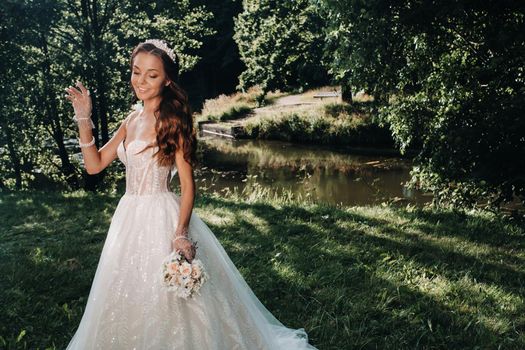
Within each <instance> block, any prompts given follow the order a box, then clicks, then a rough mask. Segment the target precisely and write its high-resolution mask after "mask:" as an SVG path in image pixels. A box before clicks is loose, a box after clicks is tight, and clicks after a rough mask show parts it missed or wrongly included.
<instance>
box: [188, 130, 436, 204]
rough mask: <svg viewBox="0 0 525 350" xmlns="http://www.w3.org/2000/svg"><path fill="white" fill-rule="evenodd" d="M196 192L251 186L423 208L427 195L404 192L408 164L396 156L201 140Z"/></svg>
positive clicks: (282, 144)
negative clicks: (387, 201) (404, 203)
mask: <svg viewBox="0 0 525 350" xmlns="http://www.w3.org/2000/svg"><path fill="white" fill-rule="evenodd" d="M200 141H201V143H202V146H203V147H202V150H203V154H202V158H201V160H202V167H201V168H200V169H199V170H198V171H196V180H197V184H198V186H199V189H200V190H201V191H210V192H213V191H221V190H223V189H226V188H230V189H231V188H233V187H235V186H237V187H238V188H239V189H240V190H242V189H243V188H244V187H246V186H252V185H253V184H254V183H257V184H260V185H262V186H263V187H265V188H271V189H272V190H273V191H275V192H277V193H281V192H282V191H283V190H288V191H292V192H293V193H294V194H295V195H301V196H302V197H303V198H305V197H311V198H312V199H313V200H314V201H317V202H326V203H331V204H339V203H342V204H344V205H366V204H378V203H381V202H383V201H385V200H394V201H401V202H411V203H415V204H422V203H425V202H428V201H429V200H430V196H427V195H424V194H422V193H420V192H419V191H416V190H413V189H408V188H406V187H405V186H404V183H405V182H406V181H408V179H409V177H410V176H409V170H410V166H411V163H410V161H409V160H406V159H402V158H399V157H386V156H374V155H359V154H349V153H348V152H345V151H343V150H341V149H337V148H333V147H332V148H328V147H321V146H318V145H307V144H303V145H300V144H299V145H298V144H292V143H287V142H281V141H264V140H231V139H221V138H204V137H203V138H200Z"/></svg>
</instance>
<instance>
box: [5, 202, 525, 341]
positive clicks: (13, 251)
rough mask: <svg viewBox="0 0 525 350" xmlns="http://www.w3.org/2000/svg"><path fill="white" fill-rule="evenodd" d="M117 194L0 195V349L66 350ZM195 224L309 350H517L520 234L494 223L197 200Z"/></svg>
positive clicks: (484, 217) (426, 214) (522, 316)
mask: <svg viewBox="0 0 525 350" xmlns="http://www.w3.org/2000/svg"><path fill="white" fill-rule="evenodd" d="M120 196H121V194H87V193H84V192H74V193H54V192H51V193H46V192H22V193H1V194H0V220H1V222H2V226H1V228H0V237H1V240H0V273H1V277H0V286H1V288H0V298H1V300H2V303H1V306H0V348H6V349H64V348H65V347H66V345H67V343H68V342H69V340H70V338H71V337H72V335H73V333H74V331H75V329H76V327H77V326H78V324H79V322H80V318H81V316H82V312H83V308H84V306H85V303H86V301H87V296H88V293H89V290H90V286H91V282H92V279H93V276H94V273H95V269H96V266H97V263H98V258H99V254H100V252H101V249H102V245H103V243H104V239H105V235H106V231H107V229H108V227H109V222H110V220H111V216H112V214H113V211H114V209H115V207H116V204H117V202H118V200H119V198H120ZM195 211H196V213H197V214H198V215H199V216H200V217H201V218H202V219H203V220H204V221H205V222H206V223H207V224H208V225H209V226H210V228H211V229H212V231H213V232H214V233H215V235H216V236H217V238H218V239H219V240H220V241H221V243H222V244H223V245H224V247H225V249H226V251H227V252H228V253H229V255H230V257H231V258H232V260H233V261H234V263H235V264H236V266H237V267H238V268H239V270H240V271H241V273H242V274H243V276H244V277H245V278H246V281H247V282H248V283H249V285H250V286H251V287H252V288H253V290H254V292H255V293H256V295H257V296H258V297H259V298H260V299H261V301H262V302H263V303H264V304H265V305H266V306H267V307H268V309H269V310H270V311H271V312H272V313H273V314H274V315H275V316H276V317H277V318H278V319H280V320H281V321H282V322H283V323H284V324H285V325H287V326H289V327H293V328H300V327H304V328H305V330H306V331H307V333H308V334H309V337H310V342H311V343H312V344H313V345H315V346H316V347H318V348H319V349H323V350H324V349H334V350H335V349H498V348H501V349H523V348H525V336H524V334H523V332H524V328H525V306H524V295H525V285H524V283H525V244H524V236H525V225H524V224H518V223H514V222H513V221H510V219H505V218H501V217H498V216H496V215H493V214H487V213H480V212H470V213H454V212H448V211H432V210H429V209H417V208H414V207H403V208H397V207H392V206H366V207H334V206H327V205H320V204H312V203H305V202H301V201H297V200H295V201H294V200H286V201H285V200H279V199H275V198H272V199H269V198H262V197H261V198H255V199H253V198H251V199H249V200H248V199H242V196H241V197H240V196H238V195H223V196H221V195H218V194H199V195H198V197H197V199H196V202H195Z"/></svg>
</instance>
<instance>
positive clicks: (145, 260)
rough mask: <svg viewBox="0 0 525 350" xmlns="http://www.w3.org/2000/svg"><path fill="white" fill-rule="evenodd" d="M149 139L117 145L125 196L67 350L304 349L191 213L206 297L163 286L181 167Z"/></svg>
mask: <svg viewBox="0 0 525 350" xmlns="http://www.w3.org/2000/svg"><path fill="white" fill-rule="evenodd" d="M146 145H147V142H145V141H143V140H133V141H131V142H130V144H129V145H128V146H126V147H127V149H125V148H126V147H125V146H124V141H123V142H121V143H120V145H119V147H118V151H117V154H118V158H119V159H120V161H122V162H123V163H124V165H125V166H126V192H125V194H124V195H123V196H122V197H121V198H120V200H119V202H118V205H117V208H116V210H115V213H114V215H113V217H112V219H111V224H110V227H109V230H108V234H107V237H106V240H105V243H104V246H103V249H102V254H101V256H100V261H99V263H98V267H97V270H96V273H95V277H94V279H93V284H92V286H91V291H90V294H89V298H88V301H87V305H86V308H85V311H84V314H83V316H82V320H81V322H80V325H79V327H78V329H77V331H76V333H75V335H74V336H73V338H72V339H71V341H70V343H69V345H68V347H67V349H72V350H73V349H75V350H77V349H78V350H80V349H102V350H110V349H125V350H133V349H134V350H139V349H152V350H153V349H154V350H161V349H162V350H164V349H177V350H277V349H282V350H300V349H316V348H315V347H313V346H312V345H310V344H308V336H307V334H306V332H305V330H304V328H300V329H292V328H287V327H286V326H284V325H283V324H282V323H281V322H280V321H278V320H277V319H276V318H275V317H274V316H273V315H272V314H271V313H270V312H269V311H268V310H267V309H266V308H265V306H264V305H263V304H262V303H261V302H260V301H259V299H258V298H257V297H256V296H255V294H254V293H253V291H252V290H251V289H250V287H249V286H248V284H247V283H246V281H245V280H244V279H243V277H242V275H241V274H240V273H239V271H238V270H237V268H236V267H235V266H234V264H233V263H232V261H231V260H230V258H229V257H228V255H227V254H226V252H225V250H224V249H223V247H222V246H221V244H220V243H219V241H218V240H217V238H216V237H215V235H214V234H213V233H212V231H211V230H210V228H209V227H208V226H207V225H206V224H205V223H204V222H203V221H202V220H201V219H200V217H199V216H197V215H196V213H192V216H191V219H190V224H189V235H190V237H191V238H193V239H194V240H196V241H198V249H197V253H196V258H199V259H200V260H201V261H202V262H203V264H204V266H205V268H206V269H207V271H208V274H209V279H208V280H207V281H206V282H205V283H204V285H203V286H202V288H201V290H200V292H201V294H200V295H196V296H195V297H194V298H189V299H186V300H185V299H181V298H177V297H175V296H174V295H172V294H171V293H170V292H168V291H166V289H164V287H163V286H162V283H161V273H160V270H161V263H162V261H163V259H164V258H165V257H166V256H167V255H168V254H169V253H170V252H171V243H170V242H171V239H172V238H173V234H174V229H175V228H176V227H177V223H178V220H179V205H180V197H179V196H177V195H176V194H175V193H174V192H172V191H171V190H170V189H169V183H170V181H171V179H172V178H173V175H174V174H175V173H176V171H177V170H176V168H175V167H173V169H170V168H169V167H160V166H158V164H157V163H156V162H155V161H154V158H153V157H152V154H153V153H154V151H155V150H156V149H157V146H155V147H153V148H150V149H148V150H146V151H145V152H144V153H142V154H140V155H136V154H135V153H136V152H137V151H139V150H141V149H143V148H144V147H145V146H146Z"/></svg>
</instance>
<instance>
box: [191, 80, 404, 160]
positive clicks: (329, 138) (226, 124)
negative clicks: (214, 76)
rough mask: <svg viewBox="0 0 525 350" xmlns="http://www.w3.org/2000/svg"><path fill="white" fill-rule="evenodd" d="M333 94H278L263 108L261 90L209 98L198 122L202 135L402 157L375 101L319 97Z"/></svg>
mask: <svg viewBox="0 0 525 350" xmlns="http://www.w3.org/2000/svg"><path fill="white" fill-rule="evenodd" d="M332 90H337V87H324V88H318V89H313V90H308V91H306V92H304V93H301V94H282V93H280V92H274V93H272V94H271V95H269V97H268V101H266V103H267V105H266V106H265V107H260V108H257V107H256V101H257V99H258V98H257V95H256V93H255V92H253V91H256V90H253V91H252V93H245V94H242V93H237V94H232V95H229V96H225V95H221V96H219V97H218V98H216V99H212V100H208V101H207V102H206V104H205V106H204V108H203V111H202V113H201V114H199V115H198V116H197V118H196V119H197V121H198V124H199V129H200V130H201V132H202V133H204V134H209V135H219V136H223V137H231V138H249V139H262V140H279V141H290V142H296V143H304V142H309V143H316V144H322V145H332V146H341V147H347V148H349V147H353V148H356V149H359V148H362V149H363V148H375V149H382V150H384V151H385V152H387V153H389V154H393V153H394V154H396V155H398V154H399V152H398V151H397V149H396V147H395V144H394V140H393V138H392V136H391V132H390V130H389V128H388V126H386V125H380V123H379V122H378V121H377V120H376V119H377V118H375V116H374V112H373V99H371V98H370V97H369V96H366V95H359V96H356V97H355V98H354V100H353V103H352V104H349V103H345V102H342V101H341V98H340V97H329V98H323V99H321V98H316V97H315V96H316V94H318V93H319V92H322V91H332Z"/></svg>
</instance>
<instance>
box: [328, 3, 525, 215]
mask: <svg viewBox="0 0 525 350" xmlns="http://www.w3.org/2000/svg"><path fill="white" fill-rule="evenodd" d="M319 3H320V4H322V7H323V9H324V12H323V15H324V17H325V18H327V20H328V22H329V23H330V28H329V30H328V31H327V45H326V47H325V53H326V54H327V55H330V57H333V60H332V62H331V69H330V72H331V73H332V74H334V76H335V77H336V78H337V79H339V80H340V81H341V83H342V84H343V85H345V86H350V87H352V89H354V90H360V89H364V90H365V91H368V92H370V93H371V94H372V95H373V96H374V98H375V101H377V102H378V107H379V112H380V115H379V116H380V118H381V119H382V120H383V121H385V122H387V123H388V124H389V125H390V127H391V130H392V133H393V135H394V137H395V139H396V142H397V144H398V145H399V147H400V149H401V150H402V151H405V150H406V149H408V148H409V147H412V148H416V149H419V150H420V153H419V156H418V158H417V159H416V161H417V162H418V163H419V164H418V167H417V169H415V170H414V176H415V177H414V180H416V179H417V180H420V182H419V186H421V187H423V188H425V189H429V190H434V194H435V195H436V196H437V201H436V203H443V204H444V203H447V205H448V204H452V205H455V206H460V205H474V204H475V203H476V202H477V201H479V200H483V201H484V202H486V201H487V199H490V202H491V203H492V204H495V205H498V204H500V203H501V202H502V201H508V200H511V199H512V198H513V197H514V196H517V197H519V198H521V200H522V201H525V177H524V176H523V169H525V138H524V135H525V119H524V118H523V111H524V110H525V98H524V96H525V95H524V92H525V80H524V75H523V74H524V67H525V56H524V55H523V48H524V47H525V34H524V33H525V31H524V30H523V28H524V18H525V16H524V12H523V7H519V5H518V4H517V3H514V2H495V1H489V2H482V3H481V2H480V3H475V4H474V3H469V4H463V3H459V2H456V1H444V2H421V3H412V2H409V3H407V2H403V1H398V2H391V1H384V0H372V1H367V2H362V1H345V2H343V1H335V0H334V1H332V0H325V1H320V2H319ZM447 188H448V189H447Z"/></svg>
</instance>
